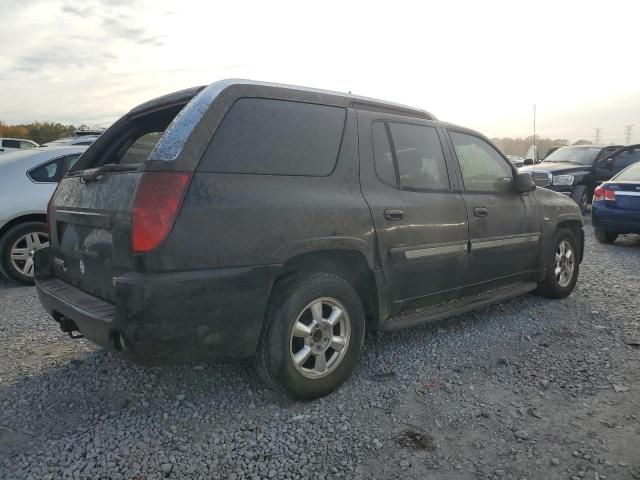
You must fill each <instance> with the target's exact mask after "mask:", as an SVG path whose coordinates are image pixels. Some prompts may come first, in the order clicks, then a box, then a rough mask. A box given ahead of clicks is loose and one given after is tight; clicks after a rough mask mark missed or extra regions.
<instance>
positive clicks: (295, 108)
mask: <svg viewBox="0 0 640 480" xmlns="http://www.w3.org/2000/svg"><path fill="white" fill-rule="evenodd" d="M345 118H346V111H345V109H343V108H339V107H329V106H326V105H316V104H311V103H301V102H291V101H286V100H270V99H264V98H241V99H239V100H238V101H236V102H235V103H234V104H233V106H232V107H231V109H230V110H229V112H227V114H226V116H225V117H224V120H223V121H222V123H221V124H220V126H219V127H218V129H217V131H216V133H215V135H214V137H213V139H212V141H211V143H210V144H209V147H208V148H207V150H206V152H205V154H204V156H203V158H202V161H201V162H200V167H199V170H201V171H205V172H218V173H252V174H262V175H305V176H326V175H329V174H330V173H331V172H332V171H333V168H334V167H335V164H336V160H337V158H338V152H339V150H340V143H341V140H342V132H343V130H344V124H345Z"/></svg>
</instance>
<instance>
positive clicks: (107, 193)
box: [50, 172, 142, 301]
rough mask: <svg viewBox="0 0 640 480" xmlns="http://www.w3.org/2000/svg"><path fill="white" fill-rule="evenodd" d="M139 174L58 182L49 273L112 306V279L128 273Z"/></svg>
mask: <svg viewBox="0 0 640 480" xmlns="http://www.w3.org/2000/svg"><path fill="white" fill-rule="evenodd" d="M141 177H142V173H141V172H127V173H110V174H105V175H104V176H102V177H101V178H100V179H99V180H96V181H92V182H83V181H82V179H81V177H78V176H76V177H69V178H64V179H63V180H62V181H61V182H60V186H59V187H58V190H57V193H56V195H55V197H54V199H53V202H52V208H51V212H50V215H51V216H50V228H51V242H50V244H51V254H52V256H53V272H54V274H55V275H56V276H58V277H59V278H61V279H62V280H64V281H66V282H68V283H70V284H72V285H74V286H76V287H78V288H80V289H81V290H84V291H86V292H88V293H91V294H92V295H95V296H97V297H99V298H102V299H104V300H108V301H114V293H115V289H114V280H113V279H114V277H117V276H118V275H120V274H122V273H123V272H126V271H128V270H131V269H132V267H133V256H132V253H131V209H132V205H133V201H134V198H135V194H136V189H137V186H138V183H139V182H140V179H141Z"/></svg>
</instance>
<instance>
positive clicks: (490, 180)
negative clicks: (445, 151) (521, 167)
mask: <svg viewBox="0 0 640 480" xmlns="http://www.w3.org/2000/svg"><path fill="white" fill-rule="evenodd" d="M449 135H450V136H451V141H452V142H453V147H454V149H455V151H456V156H457V157H458V162H459V164H460V170H461V172H462V180H463V182H464V188H465V190H470V191H476V192H507V191H509V190H511V186H512V182H513V172H512V170H511V168H510V167H509V165H508V164H507V162H506V160H504V159H503V158H502V156H501V155H500V154H499V153H498V152H497V151H496V149H495V148H493V147H492V146H491V145H489V144H488V143H487V142H485V141H484V140H482V139H480V138H478V137H474V136H473V135H468V134H465V133H458V132H449Z"/></svg>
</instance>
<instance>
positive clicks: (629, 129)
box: [624, 125, 633, 145]
mask: <svg viewBox="0 0 640 480" xmlns="http://www.w3.org/2000/svg"><path fill="white" fill-rule="evenodd" d="M632 135H633V125H625V126H624V142H625V143H626V144H627V145H629V144H631V136H632Z"/></svg>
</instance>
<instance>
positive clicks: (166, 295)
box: [36, 248, 280, 360]
mask: <svg viewBox="0 0 640 480" xmlns="http://www.w3.org/2000/svg"><path fill="white" fill-rule="evenodd" d="M50 257H51V255H50V253H49V249H48V248H45V249H42V250H39V251H38V253H37V255H36V286H37V291H38V297H39V298H40V302H41V303H42V305H43V306H44V308H45V309H46V310H47V312H48V313H49V314H50V315H51V316H52V317H53V318H54V319H55V320H56V321H58V322H60V321H61V320H62V319H63V318H66V319H69V320H72V321H73V322H74V323H75V324H76V326H77V327H78V330H79V331H80V333H82V334H83V335H84V336H85V337H87V338H88V339H89V340H91V341H93V342H94V343H96V344H98V345H101V346H103V347H105V348H108V349H110V350H116V351H117V350H123V349H122V348H121V345H120V344H119V343H118V342H115V341H114V340H115V339H117V338H118V336H119V335H121V336H122V338H123V339H124V347H125V348H124V353H126V354H128V355H131V356H133V357H137V358H140V359H168V360H169V359H170V360H195V359H199V358H205V357H210V356H222V357H233V358H244V357H249V356H251V355H253V354H254V353H255V349H256V346H257V343H258V339H259V336H260V332H261V330H262V322H263V318H264V310H265V307H266V304H267V300H268V297H269V293H270V291H271V286H272V284H273V281H274V279H275V277H276V275H277V273H278V272H279V270H280V266H279V265H266V266H255V267H241V268H224V269H215V270H204V271H196V272H177V273H149V274H141V273H130V274H126V275H123V276H121V277H118V278H117V280H116V284H115V286H116V295H115V302H114V303H110V302H106V301H104V300H102V299H100V298H97V297H95V296H93V295H90V294H88V293H86V292H84V291H82V290H80V289H78V288H76V287H74V286H73V285H70V284H68V283H66V282H64V281H62V280H60V279H59V278H57V277H55V276H53V274H52V269H51V258H50Z"/></svg>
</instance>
